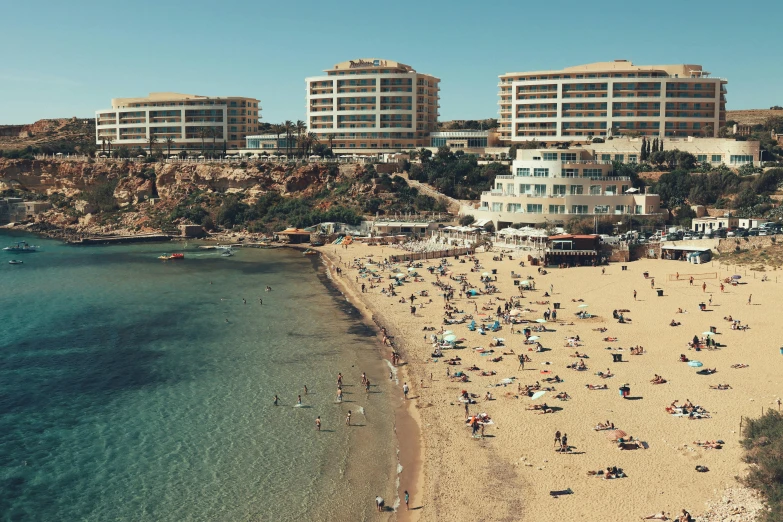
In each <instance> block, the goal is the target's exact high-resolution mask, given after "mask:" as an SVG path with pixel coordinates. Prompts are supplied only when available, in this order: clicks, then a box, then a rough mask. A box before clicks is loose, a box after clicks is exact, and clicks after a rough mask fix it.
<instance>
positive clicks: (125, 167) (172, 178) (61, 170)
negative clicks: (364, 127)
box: [0, 158, 362, 206]
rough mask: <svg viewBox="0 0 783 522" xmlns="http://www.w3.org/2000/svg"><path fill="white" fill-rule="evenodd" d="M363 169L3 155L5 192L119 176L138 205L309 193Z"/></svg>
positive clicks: (73, 188) (119, 193)
mask: <svg viewBox="0 0 783 522" xmlns="http://www.w3.org/2000/svg"><path fill="white" fill-rule="evenodd" d="M361 170H362V167H361V166H358V165H350V166H343V167H341V168H340V169H339V170H338V171H335V170H334V169H332V170H331V171H330V169H329V167H326V166H324V165H319V164H309V165H304V166H299V167H296V168H291V167H285V166H281V165H265V164H257V165H248V166H247V167H246V168H241V167H240V166H239V164H236V165H222V164H209V163H200V164H187V163H135V162H124V163H123V162H114V161H112V162H102V163H87V162H73V161H52V160H46V161H38V160H22V159H16V160H11V159H4V158H0V191H3V190H8V189H13V188H18V189H23V190H29V191H32V192H36V193H39V194H46V195H52V194H54V193H60V194H63V195H65V196H66V197H69V198H74V197H77V196H78V195H79V193H80V192H82V191H83V190H86V189H89V188H90V187H94V186H97V185H101V184H104V183H106V182H108V181H113V180H116V181H117V188H116V190H115V193H114V195H115V198H117V200H118V202H119V203H120V205H121V206H127V205H134V204H137V203H139V202H142V201H145V200H146V199H147V198H150V197H153V196H154V195H157V196H158V197H160V198H161V199H163V200H166V199H177V198H179V197H181V196H183V195H185V194H186V193H189V192H192V191H194V190H201V191H205V192H221V193H225V192H229V193H231V192H237V193H244V194H246V195H249V196H251V197H255V196H256V195H258V194H261V193H264V192H267V191H270V190H274V191H277V192H280V193H281V194H289V193H296V194H300V195H302V196H309V195H311V194H313V193H315V192H318V191H320V190H321V189H322V188H323V187H324V186H326V185H327V184H328V183H330V182H334V181H339V179H341V178H343V177H345V176H356V175H357V174H358V173H360V172H361ZM330 172H331V173H330ZM153 174H154V175H153ZM153 184H154V186H153Z"/></svg>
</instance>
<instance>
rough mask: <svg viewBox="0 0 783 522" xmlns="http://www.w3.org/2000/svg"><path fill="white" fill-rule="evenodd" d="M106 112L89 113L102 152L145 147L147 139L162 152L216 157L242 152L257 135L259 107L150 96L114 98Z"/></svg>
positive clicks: (244, 101)
mask: <svg viewBox="0 0 783 522" xmlns="http://www.w3.org/2000/svg"><path fill="white" fill-rule="evenodd" d="M111 107H112V108H111V109H103V110H99V111H95V142H96V143H97V144H98V145H100V146H101V147H103V146H104V145H105V142H106V141H110V142H111V143H110V146H111V147H115V148H116V147H118V146H123V145H124V146H126V147H134V148H135V147H137V146H139V147H142V148H144V149H146V148H148V147H149V140H150V137H151V136H154V137H155V138H157V146H159V147H161V148H162V149H163V150H164V151H165V150H167V148H168V146H167V143H166V140H167V138H171V139H173V140H174V141H173V143H172V145H171V149H172V151H173V150H176V151H181V150H199V149H201V148H206V149H211V148H215V149H216V150H219V151H222V150H223V146H224V143H225V147H226V149H243V148H245V137H246V136H247V135H248V134H253V133H256V132H258V122H259V119H260V114H261V107H260V106H259V102H258V100H257V99H255V98H243V97H228V98H221V97H216V96H199V95H195V94H180V93H175V92H153V93H150V95H149V96H147V97H145V98H114V99H112V101H111Z"/></svg>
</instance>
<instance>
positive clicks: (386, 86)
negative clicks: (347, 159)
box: [305, 58, 440, 153]
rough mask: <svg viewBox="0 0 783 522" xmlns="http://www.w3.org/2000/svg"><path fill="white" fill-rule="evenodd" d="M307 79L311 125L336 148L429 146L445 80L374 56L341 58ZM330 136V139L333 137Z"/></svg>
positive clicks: (308, 110) (383, 149) (345, 150)
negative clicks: (441, 82) (336, 62)
mask: <svg viewBox="0 0 783 522" xmlns="http://www.w3.org/2000/svg"><path fill="white" fill-rule="evenodd" d="M324 72H325V73H326V75H324V76H314V77H310V78H306V79H305V83H306V88H307V127H308V130H309V131H310V132H314V133H315V134H316V135H318V138H319V140H320V141H321V143H331V144H332V148H333V149H334V150H335V152H337V153H339V152H360V151H370V150H375V151H388V150H410V149H416V148H420V147H428V146H429V144H430V133H431V132H433V131H435V130H436V129H437V124H438V107H439V105H438V99H439V96H438V91H439V84H440V79H438V78H435V77H434V76H430V75H428V74H420V73H417V72H416V71H415V70H413V68H411V67H410V66H409V65H405V64H402V63H398V62H393V61H390V60H380V59H375V58H369V59H361V60H350V61H347V62H342V63H338V64H337V65H335V66H334V67H332V68H331V69H327V70H325V71H324ZM330 138H331V139H330Z"/></svg>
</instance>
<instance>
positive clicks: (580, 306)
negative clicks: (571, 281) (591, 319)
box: [577, 304, 587, 308]
mask: <svg viewBox="0 0 783 522" xmlns="http://www.w3.org/2000/svg"><path fill="white" fill-rule="evenodd" d="M577 308H587V305H586V304H580V305H579V306H577Z"/></svg>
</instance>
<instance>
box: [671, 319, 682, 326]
mask: <svg viewBox="0 0 783 522" xmlns="http://www.w3.org/2000/svg"><path fill="white" fill-rule="evenodd" d="M669 326H680V323H678V322H677V321H675V320H674V319H672V322H670V323H669Z"/></svg>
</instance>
